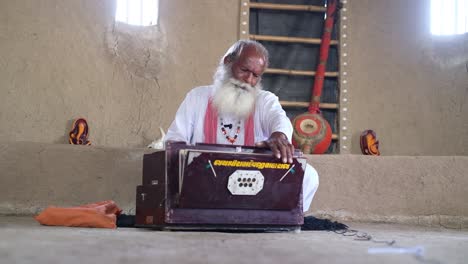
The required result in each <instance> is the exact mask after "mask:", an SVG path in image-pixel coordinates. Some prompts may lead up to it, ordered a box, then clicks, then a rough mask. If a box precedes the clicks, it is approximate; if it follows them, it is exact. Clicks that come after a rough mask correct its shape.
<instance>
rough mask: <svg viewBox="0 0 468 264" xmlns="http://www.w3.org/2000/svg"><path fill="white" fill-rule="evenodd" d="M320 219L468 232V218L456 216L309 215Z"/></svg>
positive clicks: (323, 213)
mask: <svg viewBox="0 0 468 264" xmlns="http://www.w3.org/2000/svg"><path fill="white" fill-rule="evenodd" d="M308 215H313V216H315V217H319V218H326V219H331V220H334V221H344V222H366V223H392V224H405V225H418V226H424V227H443V228H448V229H458V230H462V229H463V230H467V229H468V217H466V216H454V215H421V216H407V215H373V214H367V215H358V214H353V213H350V212H346V211H333V212H332V211H315V212H312V213H308Z"/></svg>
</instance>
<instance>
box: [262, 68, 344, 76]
mask: <svg viewBox="0 0 468 264" xmlns="http://www.w3.org/2000/svg"><path fill="white" fill-rule="evenodd" d="M265 73H270V74H287V75H301V76H315V72H314V71H297V70H288V69H275V68H267V69H266V70H265ZM325 76H326V77H338V72H325Z"/></svg>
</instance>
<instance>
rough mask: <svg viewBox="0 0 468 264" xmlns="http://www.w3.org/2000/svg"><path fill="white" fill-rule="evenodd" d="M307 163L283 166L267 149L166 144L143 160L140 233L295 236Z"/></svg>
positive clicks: (301, 217) (298, 156)
mask: <svg viewBox="0 0 468 264" xmlns="http://www.w3.org/2000/svg"><path fill="white" fill-rule="evenodd" d="M305 166H306V158H305V157H302V155H301V152H300V151H298V150H296V151H295V153H294V158H293V163H292V164H289V163H282V162H281V160H280V159H277V158H276V157H274V156H273V154H272V152H271V151H270V150H267V149H261V148H255V147H246V146H235V145H213V144H197V145H187V144H185V143H183V142H168V143H166V146H165V150H159V151H156V152H154V153H151V154H145V155H144V157H143V182H142V185H139V186H137V195H136V218H135V223H136V226H137V227H149V228H156V229H163V230H233V231H235V230H246V231H248V230H252V231H297V230H300V226H301V225H302V224H303V221H304V215H303V211H302V180H303V177H304V170H305Z"/></svg>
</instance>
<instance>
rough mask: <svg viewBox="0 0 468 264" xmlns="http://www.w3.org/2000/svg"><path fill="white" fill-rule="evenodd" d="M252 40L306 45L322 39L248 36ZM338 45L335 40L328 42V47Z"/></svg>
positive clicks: (317, 42)
mask: <svg viewBox="0 0 468 264" xmlns="http://www.w3.org/2000/svg"><path fill="white" fill-rule="evenodd" d="M249 37H250V39H252V40H264V41H279V42H291V43H308V44H320V43H321V42H322V39H320V38H296V37H281V36H269V35H250V36H249ZM336 44H338V41H337V40H332V41H330V45H336Z"/></svg>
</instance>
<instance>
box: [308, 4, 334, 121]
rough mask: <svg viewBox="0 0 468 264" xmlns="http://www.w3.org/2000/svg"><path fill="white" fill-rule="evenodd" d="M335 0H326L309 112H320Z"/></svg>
mask: <svg viewBox="0 0 468 264" xmlns="http://www.w3.org/2000/svg"><path fill="white" fill-rule="evenodd" d="M336 5H337V0H328V1H327V18H326V19H325V24H324V29H323V35H322V42H321V43H320V57H319V58H320V59H319V63H318V66H317V71H316V72H315V80H314V87H313V90H312V99H311V101H310V105H309V112H310V113H320V109H319V104H320V96H321V95H322V88H323V81H324V79H325V68H326V66H327V59H328V51H329V49H330V40H331V33H332V31H333V22H334V18H335V15H336V12H335V11H336Z"/></svg>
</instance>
